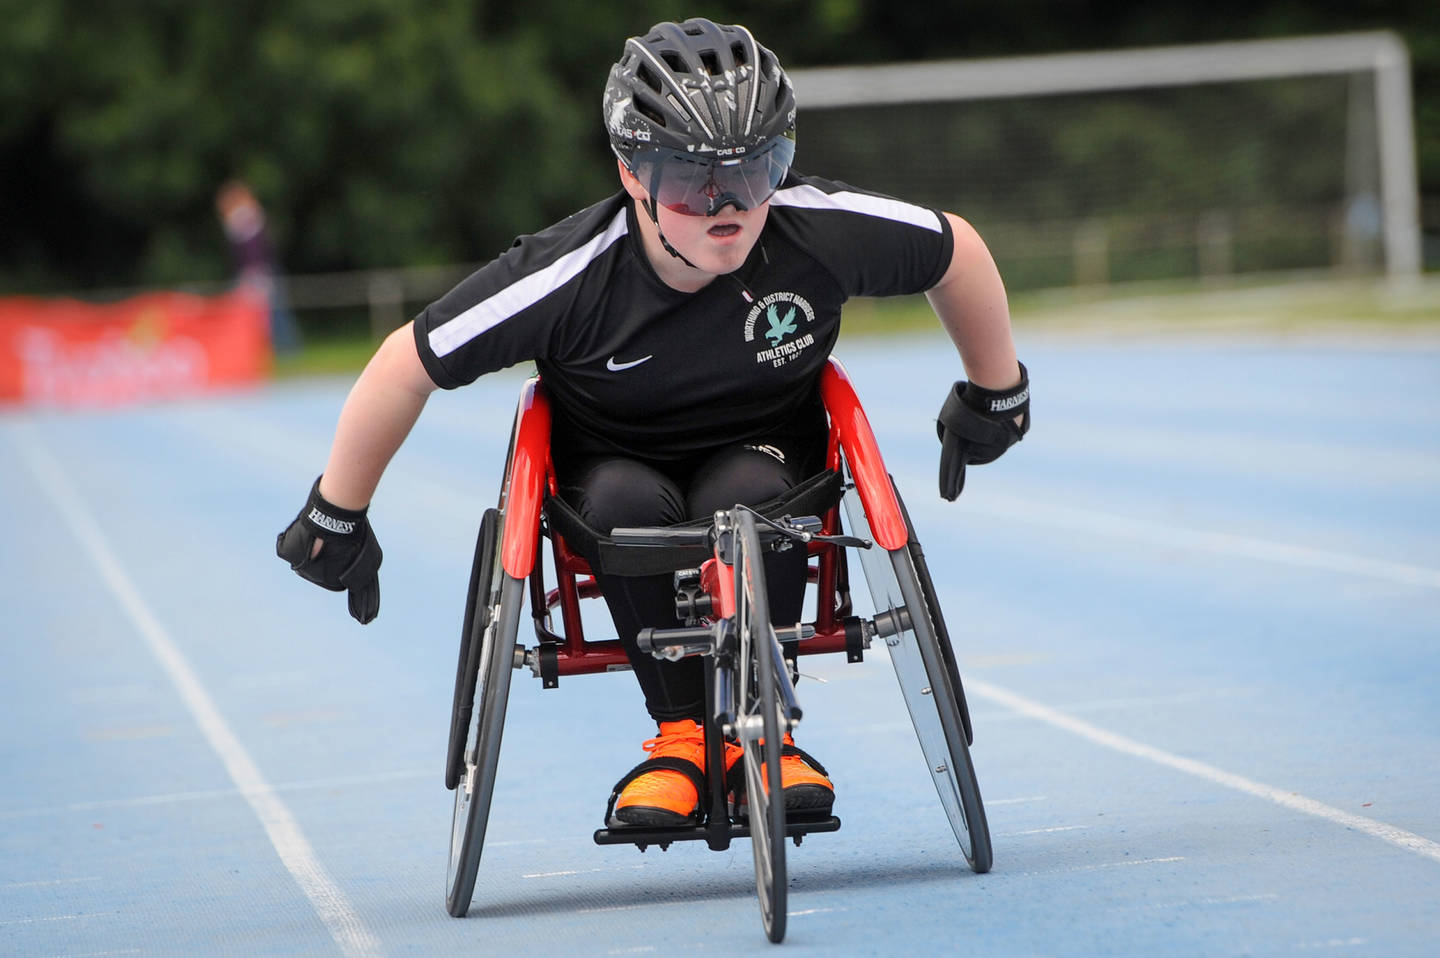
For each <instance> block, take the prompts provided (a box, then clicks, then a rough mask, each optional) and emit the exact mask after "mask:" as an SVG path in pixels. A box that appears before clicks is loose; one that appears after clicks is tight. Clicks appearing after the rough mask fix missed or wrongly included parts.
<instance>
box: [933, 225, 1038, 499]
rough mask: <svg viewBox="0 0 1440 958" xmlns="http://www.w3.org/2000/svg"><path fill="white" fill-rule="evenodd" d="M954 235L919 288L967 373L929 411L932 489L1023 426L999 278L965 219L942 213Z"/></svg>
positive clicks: (1020, 377)
mask: <svg viewBox="0 0 1440 958" xmlns="http://www.w3.org/2000/svg"><path fill="white" fill-rule="evenodd" d="M945 218H946V219H947V220H949V222H950V228H951V231H952V233H953V235H954V238H955V246H954V251H953V253H952V254H951V257H950V265H949V268H948V269H946V271H945V275H944V276H943V277H941V279H940V282H939V283H937V284H936V285H935V286H934V287H933V288H932V289H931V290H930V292H928V293H927V294H926V296H927V297H929V300H930V305H931V307H932V308H933V309H934V310H935V315H936V316H938V317H939V318H940V323H941V325H943V326H944V327H945V331H946V332H947V333H949V334H950V338H951V339H952V340H954V342H955V348H956V349H958V350H959V351H960V361H961V362H962V363H964V365H965V373H966V375H968V376H969V377H970V381H969V382H968V383H967V382H965V381H963V380H961V381H959V382H956V383H955V384H954V385H953V386H952V387H951V388H950V391H949V393H947V394H946V397H945V404H944V405H943V406H941V407H940V413H939V415H938V416H937V417H936V432H937V434H938V435H939V437H940V495H941V496H942V497H944V498H946V499H951V500H953V499H954V498H955V497H956V496H958V495H960V491H961V490H962V489H963V488H964V487H965V467H966V466H967V465H980V464H983V463H987V462H993V461H994V460H995V459H998V458H999V457H1000V456H1001V455H1002V454H1004V452H1005V450H1006V449H1008V448H1010V446H1011V445H1013V444H1014V443H1016V442H1019V441H1020V439H1021V437H1023V436H1024V435H1025V433H1026V431H1027V430H1028V429H1029V428H1030V382H1029V377H1028V376H1027V375H1026V372H1025V367H1023V366H1021V365H1020V363H1019V361H1018V360H1017V359H1016V358H1015V341H1014V339H1013V338H1012V336H1011V334H1010V305H1009V302H1008V301H1007V299H1006V297H1005V284H1004V283H1002V282H1001V280H1000V271H999V270H998V269H996V267H995V260H994V259H993V258H992V257H991V255H990V251H989V250H988V249H987V248H986V247H985V242H984V241H983V240H981V239H980V235H979V234H978V233H976V232H975V230H974V229H973V228H972V227H971V226H970V224H969V223H967V222H965V221H964V220H962V219H961V218H960V217H958V216H955V215H953V214H950V213H946V214H945Z"/></svg>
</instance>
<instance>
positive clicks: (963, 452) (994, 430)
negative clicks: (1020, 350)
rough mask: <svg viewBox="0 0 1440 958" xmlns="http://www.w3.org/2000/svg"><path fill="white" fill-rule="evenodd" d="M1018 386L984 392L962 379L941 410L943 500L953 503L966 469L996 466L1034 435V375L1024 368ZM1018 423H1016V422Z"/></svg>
mask: <svg viewBox="0 0 1440 958" xmlns="http://www.w3.org/2000/svg"><path fill="white" fill-rule="evenodd" d="M1019 366H1020V382H1019V384H1018V385H1015V386H1012V387H1011V388H1009V389H986V388H985V387H983V386H977V385H975V384H974V383H967V382H965V381H964V380H963V379H962V380H960V381H959V382H957V383H955V385H954V386H952V387H951V389H950V394H949V395H948V396H946V397H945V405H943V406H941V407H940V415H939V417H938V418H937V420H936V423H935V432H936V434H937V435H938V436H939V437H940V495H941V496H943V497H945V498H946V499H949V500H950V501H952V502H953V501H954V500H955V498H956V497H957V496H959V495H960V490H962V489H964V488H965V467H966V466H967V465H976V466H979V465H983V464H985V463H987V462H994V461H995V460H996V459H999V458H1000V456H1001V455H1003V454H1004V452H1005V450H1006V449H1009V448H1010V447H1011V446H1013V445H1014V444H1015V443H1017V442H1019V441H1020V440H1021V438H1022V437H1023V436H1024V435H1025V433H1027V432H1029V431H1030V374H1029V373H1028V372H1027V371H1026V370H1025V364H1024V363H1020V364H1019ZM1017 417H1018V418H1019V419H1020V422H1019V423H1016V422H1015V420H1016V418H1017Z"/></svg>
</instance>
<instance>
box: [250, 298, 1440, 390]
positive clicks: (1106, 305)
mask: <svg viewBox="0 0 1440 958" xmlns="http://www.w3.org/2000/svg"><path fill="white" fill-rule="evenodd" d="M1010 311H1011V315H1012V318H1013V321H1014V323H1015V326H1016V328H1017V329H1025V330H1026V331H1031V332H1045V331H1056V332H1073V333H1076V334H1081V335H1083V334H1086V333H1105V334H1117V333H1118V334H1122V335H1123V334H1133V335H1141V334H1143V335H1153V334H1156V333H1161V334H1163V333H1165V332H1172V331H1173V332H1193V331H1197V330H1213V331H1235V332H1245V331H1256V332H1279V333H1298V332H1306V331H1320V330H1332V329H1336V328H1343V329H1352V330H1357V331H1363V330H1373V331H1376V332H1394V331H1405V330H1411V331H1427V332H1431V331H1433V332H1435V333H1436V334H1440V275H1434V274H1432V275H1430V276H1428V277H1425V278H1423V279H1421V280H1419V281H1417V282H1416V283H1414V284H1412V286H1411V287H1410V288H1407V289H1395V288H1392V287H1390V286H1388V285H1387V284H1385V283H1384V282H1381V281H1377V280H1375V279H1363V280H1361V279H1356V280H1337V279H1329V278H1325V279H1315V278H1309V277H1303V276H1302V277H1291V278H1288V279H1286V280H1284V281H1277V279H1276V278H1275V277H1274V276H1267V277H1262V278H1257V279H1253V280H1245V281H1239V280H1237V281H1235V282H1234V283H1232V284H1230V285H1226V286H1223V287H1219V286H1199V285H1196V284H1195V283H1135V284H1127V285H1124V286H1119V285H1117V286H1109V287H1086V288H1071V289H1058V290H1043V291H1039V292H1024V293H1017V294H1015V295H1013V296H1012V297H1011V299H1010ZM936 328H937V324H936V320H935V314H934V313H933V312H931V311H930V307H929V304H928V303H927V302H926V301H925V298H924V297H923V296H902V297H896V298H894V299H857V300H852V301H851V302H850V303H849V304H848V305H847V306H846V308H845V324H844V334H843V335H844V338H845V339H850V338H852V337H873V336H891V335H895V334H897V333H908V332H919V331H933V330H935V329H936ZM377 345H378V344H377V343H376V341H375V340H373V339H372V338H370V336H368V335H365V334H356V335H352V336H348V337H343V336H331V337H320V336H314V335H311V336H309V337H307V340H306V343H305V346H304V348H303V349H301V350H300V351H299V352H298V353H296V354H294V355H291V356H281V357H277V358H276V360H275V375H276V376H277V377H283V378H290V377H299V376H325V375H340V374H350V375H353V374H355V373H358V372H359V371H360V370H361V369H362V368H364V366H365V363H366V362H367V361H368V360H369V358H370V356H371V355H372V354H373V353H374V351H375V347H376V346H377Z"/></svg>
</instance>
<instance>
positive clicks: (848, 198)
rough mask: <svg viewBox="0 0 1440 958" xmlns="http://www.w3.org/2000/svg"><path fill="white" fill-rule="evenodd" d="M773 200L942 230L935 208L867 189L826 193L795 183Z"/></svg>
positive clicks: (806, 207)
mask: <svg viewBox="0 0 1440 958" xmlns="http://www.w3.org/2000/svg"><path fill="white" fill-rule="evenodd" d="M770 203H771V205H773V206H798V207H801V208H803V209H807V210H848V211H849V212H851V213H864V214H865V215H866V216H878V217H880V218H882V219H887V220H895V221H896V222H898V223H908V224H910V225H911V226H918V227H920V228H921V229H927V230H931V231H932V232H935V233H939V232H941V228H940V217H939V216H937V215H936V214H935V213H934V212H933V211H931V210H927V209H925V208H924V207H921V206H914V205H912V204H910V203H902V202H901V201H900V200H892V199H887V198H886V197H883V196H871V195H870V194H868V193H853V192H851V191H849V190H842V191H840V192H838V193H826V192H825V191H823V190H819V189H816V188H815V187H813V186H809V185H804V186H792V187H790V188H789V189H786V190H780V191H779V192H777V193H776V194H775V195H774V196H772V197H770Z"/></svg>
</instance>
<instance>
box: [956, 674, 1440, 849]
mask: <svg viewBox="0 0 1440 958" xmlns="http://www.w3.org/2000/svg"><path fill="white" fill-rule="evenodd" d="M965 688H966V689H973V690H974V691H975V694H977V695H980V696H982V697H983V698H987V699H990V700H991V701H992V702H999V703H1000V704H1002V705H1004V706H1006V707H1008V708H1011V709H1014V710H1015V711H1017V712H1020V713H1022V714H1024V715H1028V716H1030V717H1031V718H1034V719H1039V720H1040V721H1042V722H1045V723H1048V724H1050V725H1053V726H1055V727H1056V728H1061V729H1064V730H1065V731H1067V732H1071V733H1073V734H1075V735H1079V736H1080V737H1081V738H1087V739H1089V740H1090V741H1092V742H1094V743H1096V744H1097V745H1103V746H1105V747H1106V748H1110V749H1114V750H1115V751H1117V752H1122V753H1124V754H1126V755H1132V756H1134V757H1136V758H1143V759H1147V760H1149V761H1151V762H1155V763H1157V764H1159V765H1164V766H1167V767H1169V768H1173V769H1175V770H1176V771H1180V772H1184V773H1186V774H1187V775H1194V776H1195V777H1197V778H1202V779H1204V780H1205V781H1207V782H1212V783H1214V784H1216V785H1223V786H1224V787H1226V788H1232V789H1234V790H1235V791H1237V792H1244V793H1245V794H1247V795H1253V796H1255V797H1256V798H1263V799H1265V800H1267V801H1271V802H1274V803H1275V804H1276V805H1280V806H1282V807H1284V808H1288V809H1290V810H1291V811H1296V812H1303V813H1304V814H1306V815H1314V816H1315V817H1316V818H1323V819H1325V820H1327V821H1330V822H1334V823H1335V824H1337V825H1342V826H1344V827H1345V828H1352V829H1354V830H1355V831H1357V832H1362V833H1364V834H1366V835H1369V836H1370V837H1372V838H1378V839H1380V840H1381V841H1383V842H1388V843H1389V844H1391V845H1394V846H1395V847H1396V848H1402V849H1404V850H1405V851H1408V852H1414V853H1415V854H1417V855H1421V856H1423V857H1425V858H1429V859H1431V860H1432V861H1436V862H1440V843H1437V842H1433V841H1431V840H1430V839H1428V838H1424V837H1422V836H1420V835H1416V834H1413V833H1411V832H1407V831H1405V830H1404V829H1401V828H1396V827H1395V826H1393V825H1387V824H1385V823H1384V822H1379V821H1376V820H1375V819H1373V818H1366V817H1365V816H1363V815H1355V814H1352V813H1351V812H1346V811H1342V810H1341V809H1338V808H1335V807H1334V806H1331V805H1326V804H1324V803H1323V802H1317V801H1315V800H1314V799H1313V798H1306V797H1305V796H1303V795H1299V794H1296V793H1295V792H1288V791H1285V790H1284V789H1279V788H1275V787H1274V786H1273V785H1265V784H1263V783H1261V782H1256V781H1253V780H1251V779H1248V778H1244V777H1242V776H1240V775H1235V774H1233V773H1231V772H1227V771H1225V770H1223V769H1219V768H1216V767H1215V766H1213V765H1207V764H1205V763H1204V762H1197V761H1195V760H1194V759H1189V758H1182V757H1181V756H1179V755H1172V754H1171V753H1169V752H1166V751H1163V750H1162V749H1158V748H1155V747H1153V746H1150V745H1145V744H1144V743H1142V742H1137V741H1135V740H1134V739H1129V738H1126V737H1125V736H1123V735H1116V734H1115V733H1114V732H1107V731H1106V730H1105V729H1102V728H1099V727H1097V726H1094V725H1091V724H1090V723H1089V722H1084V721H1081V720H1080V719H1077V718H1075V717H1073V716H1071V715H1066V714H1065V713H1064V712H1060V711H1057V710H1055V709H1052V708H1050V707H1048V706H1045V705H1041V704H1040V703H1039V702H1033V701H1031V700H1030V699H1027V698H1024V697H1022V696H1020V695H1016V694H1015V693H1014V692H1011V691H1009V690H1008V689H1002V688H1000V687H999V686H996V685H991V684H990V683H989V682H982V681H979V680H977V679H973V678H970V679H966V680H965Z"/></svg>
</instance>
